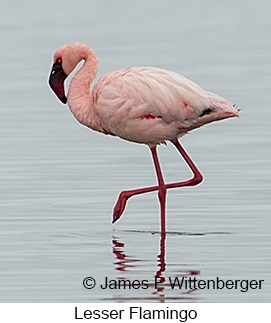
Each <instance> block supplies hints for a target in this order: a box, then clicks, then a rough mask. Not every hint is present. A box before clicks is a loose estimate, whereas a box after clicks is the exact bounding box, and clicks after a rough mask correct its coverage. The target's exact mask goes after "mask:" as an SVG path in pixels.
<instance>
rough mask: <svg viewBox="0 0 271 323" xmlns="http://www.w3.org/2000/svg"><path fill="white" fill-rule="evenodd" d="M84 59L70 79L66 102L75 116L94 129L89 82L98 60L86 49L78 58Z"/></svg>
mask: <svg viewBox="0 0 271 323" xmlns="http://www.w3.org/2000/svg"><path fill="white" fill-rule="evenodd" d="M81 60H85V62H84V64H83V66H82V67H81V68H80V69H79V71H77V72H76V74H75V75H74V77H73V79H72V80H71V83H70V87H69V92H68V95H67V99H68V101H67V103H68V106H69V108H70V110H71V112H72V114H73V115H74V116H75V118H76V119H77V120H78V121H79V122H80V123H82V124H83V125H85V126H88V127H90V128H93V129H95V128H96V126H95V123H96V120H95V119H96V118H95V111H94V109H93V105H92V103H91V102H92V101H91V100H90V89H89V88H90V84H91V83H92V82H93V80H94V78H95V77H96V74H97V70H98V60H97V58H96V55H95V53H94V52H93V51H92V50H91V49H88V50H86V51H85V52H83V53H81V56H80V58H79V61H78V62H80V61H81Z"/></svg>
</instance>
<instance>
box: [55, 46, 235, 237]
mask: <svg viewBox="0 0 271 323" xmlns="http://www.w3.org/2000/svg"><path fill="white" fill-rule="evenodd" d="M82 60H84V64H83V66H82V67H81V68H80V69H79V70H78V71H77V73H76V74H75V76H74V77H73V78H72V80H71V82H70V87H69V92H68V95H67V98H66V96H65V90H64V81H65V79H66V77H67V76H68V75H69V74H70V73H71V72H72V71H73V70H74V68H75V67H76V66H77V64H78V63H79V62H80V61H82ZM97 69H98V60H97V58H96V55H95V53H94V51H93V50H92V49H91V48H90V47H89V46H87V45H85V44H83V43H80V42H72V43H69V44H67V45H64V46H62V47H60V48H59V49H58V50H57V51H56V52H55V54H54V63H53V67H52V70H51V73H50V79H49V84H50V86H51V88H52V89H53V91H54V92H55V94H56V95H57V97H58V98H59V99H60V100H61V102H63V103H66V102H67V103H68V106H69V108H70V110H71V112H72V113H73V115H74V116H75V118H76V119H77V120H78V121H79V122H80V123H82V124H83V125H85V126H87V127H89V128H91V129H93V130H96V131H99V132H102V133H104V134H107V135H108V134H110V135H113V136H119V137H120V138H122V139H125V140H128V141H133V142H137V143H142V144H146V145H148V146H149V147H150V150H151V154H152V157H153V161H154V166H155V170H156V174H157V179H158V186H152V187H146V188H140V189H135V190H129V191H123V192H121V193H120V195H119V197H118V200H117V203H116V205H115V207H114V212H113V222H115V221H117V220H118V219H119V218H120V217H121V215H122V213H123V211H124V209H125V206H126V203H127V200H128V199H129V198H130V197H131V196H133V195H137V194H142V193H147V192H152V191H156V190H157V191H158V197H159V201H160V206H161V233H165V232H166V221H165V213H166V211H165V210H166V190H167V189H169V188H175V187H182V186H193V185H197V184H199V183H200V182H201V181H202V179H203V177H202V174H201V173H200V171H199V170H198V168H197V167H196V165H195V164H194V162H193V161H192V160H191V158H190V157H189V156H188V154H187V153H186V152H185V150H184V148H183V147H182V146H181V144H180V143H179V141H178V138H179V137H181V136H183V135H185V134H186V133H188V132H189V131H190V130H192V129H195V128H198V127H200V126H203V125H204V124H206V123H210V122H213V121H216V120H221V119H225V118H230V117H237V116H238V112H239V109H237V107H236V106H235V105H232V104H231V103H230V102H228V101H227V100H225V99H224V98H222V97H220V96H218V95H216V94H213V93H210V92H206V91H204V90H203V89H201V87H199V86H198V85H197V84H195V83H194V82H192V81H190V80H188V79H186V78H185V77H183V76H181V75H180V74H177V73H174V72H171V71H167V70H163V69H160V68H156V67H128V68H124V69H120V70H117V71H113V72H110V73H108V74H106V75H104V76H102V77H101V78H100V79H99V81H98V82H97V83H96V84H95V86H94V87H93V90H92V91H91V92H90V90H89V88H90V84H91V83H92V81H93V80H94V78H95V76H96V74H97ZM166 140H168V141H171V142H172V143H173V144H174V145H175V147H176V148H177V150H178V151H179V153H180V154H181V155H182V156H183V158H184V160H185V161H186V163H187V164H188V166H189V167H190V169H191V171H192V173H193V177H192V178H191V179H189V180H186V181H183V182H177V183H170V184H165V182H164V179H163V175H162V172H161V168H160V164H159V159H158V155H157V151H156V146H157V145H159V144H161V143H165V141H166Z"/></svg>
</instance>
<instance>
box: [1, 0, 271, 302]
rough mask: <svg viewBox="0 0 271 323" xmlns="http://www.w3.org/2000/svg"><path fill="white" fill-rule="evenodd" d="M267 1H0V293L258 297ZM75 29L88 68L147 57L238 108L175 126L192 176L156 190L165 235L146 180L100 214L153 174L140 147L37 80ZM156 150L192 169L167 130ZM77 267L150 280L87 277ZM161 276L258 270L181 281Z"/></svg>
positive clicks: (268, 290)
mask: <svg viewBox="0 0 271 323" xmlns="http://www.w3.org/2000/svg"><path fill="white" fill-rule="evenodd" d="M15 2H16V3H15ZM58 6H59V8H58ZM14 8H16V10H15V9H14ZM270 10H271V3H270V1H268V0H262V1H261V2H259V1H258V2H256V1H247V0H246V1H244V0H243V1H242V0H241V1H240V0H239V1H233V0H229V1H225V2H221V1H215V0H207V1H204V2H203V3H199V2H198V1H189V2H188V1H177V0H176V1H173V0H167V1H161V0H160V1H156V0H155V1H154V0H152V1H147V2H146V1H143V0H136V1H129V2H127V1H124V0H119V1H114V2H112V3H111V2H109V1H100V0H99V1H98V0H96V1H85V0H83V1H80V5H78V3H77V2H74V1H58V2H57V3H56V2H55V1H52V0H47V1H35V2H33V1H23V2H19V1H9V2H5V3H4V4H2V6H1V13H0V37H1V44H2V46H1V51H0V58H1V59H0V70H1V76H0V92H1V117H0V133H1V139H0V151H1V159H0V198H1V202H0V212H1V215H0V221H1V228H0V230H1V231H0V233H1V234H0V260H1V261H0V288H1V293H0V301H1V302H23V301H26V302H129V301H141V302H142V301H144V302H145V301H155V302H170V301H174V302H175V301H177V302H182V301H185V302H187V301H188V302H270V301H271V274H270V264H271V238H270V230H271V218H270V214H271V205H270V196H271V194H270V193H271V189H270V175H271V169H270V157H271V152H270V141H271V139H270V138H271V136H270V135H271V130H270V117H271V113H270V102H271V95H270V93H271V91H270V90H271V85H270V84H271V73H270V72H271V71H270V57H271V55H270V54H271V40H270V37H269V31H270V29H271V20H270ZM73 40H80V41H84V42H86V43H87V44H89V45H91V46H92V47H93V49H94V50H95V51H96V53H97V55H98V57H99V61H100V70H99V76H100V75H102V74H103V73H106V72H108V71H110V70H113V69H117V68H121V67H124V66H128V65H151V66H160V67H163V68H167V69H171V70H175V71H177V72H179V73H182V74H184V75H185V76H187V77H189V78H191V79H193V80H194V81H196V82H197V83H199V84H200V85H201V86H203V87H204V88H206V89H208V90H212V91H213V92H216V93H219V94H221V95H223V96H225V97H226V98H228V99H229V100H231V101H232V102H235V103H237V104H238V105H239V107H241V108H242V113H241V117H240V118H239V119H236V120H226V121H224V122H218V123H216V124H212V125H209V126H206V127H204V128H202V129H199V130H196V131H194V132H192V133H191V134H190V135H189V136H186V137H184V138H183V140H182V143H183V145H184V146H185V148H186V149H187V151H188V152H189V154H190V155H191V156H192V158H193V159H194V161H195V162H196V163H197V165H198V167H199V168H200V169H201V171H202V172H203V174H204V178H205V180H204V182H203V183H202V184H201V185H200V186H197V187H194V188H182V189H178V190H173V191H170V192H169V193H168V214H167V230H168V231H169V233H168V234H167V236H166V239H162V238H161V237H160V235H159V234H158V233H156V232H157V231H159V206H158V200H157V196H156V194H155V193H154V194H148V195H145V196H137V197H134V198H132V199H131V200H130V201H129V203H128V207H127V209H126V212H125V213H124V215H123V218H122V219H121V220H120V221H119V222H118V223H116V224H115V225H114V226H112V224H111V216H112V209H113V206H114V203H115V202H116V199H117V196H118V193H119V192H120V191H121V190H122V189H128V188H136V187H143V186H144V185H153V184H154V183H156V178H155V174H154V170H153V166H152V161H151V157H150V153H149V151H148V148H147V147H144V146H141V145H136V144H132V143H128V142H125V141H122V140H120V139H117V138H111V137H107V136H104V135H101V134H98V133H94V132H92V131H90V130H89V129H87V128H84V127H82V126H80V125H79V124H78V123H77V122H76V121H75V120H74V119H73V117H72V116H71V114H70V112H69V111H68V109H67V107H65V106H63V105H61V103H60V102H58V101H57V99H56V97H55V96H54V95H53V94H52V92H51V91H50V89H49V88H48V85H47V80H48V73H49V70H50V67H51V63H52V55H53V52H54V51H55V49H56V48H57V47H59V46H60V45H63V44H64V43H67V42H69V41H73ZM159 154H160V157H161V161H162V165H163V171H164V174H165V178H166V180H167V181H168V182H169V181H177V180H181V179H187V178H188V177H189V176H190V173H189V171H188V170H187V168H186V166H185V165H184V164H183V161H182V159H181V158H180V157H179V156H178V154H177V153H176V152H175V150H174V148H173V147H172V146H171V145H170V144H169V145H168V146H167V147H165V146H163V147H159ZM155 275H157V276H161V277H163V278H164V279H165V282H164V283H163V284H161V285H159V288H155V286H154V284H153V283H154V277H155ZM85 277H93V278H95V279H96V281H97V285H99V284H102V283H103V281H104V279H105V277H108V278H109V279H115V280H116V279H119V278H122V279H129V280H131V281H132V280H139V281H142V280H148V282H149V288H148V289H141V288H140V289H137V290H127V289H126V290H123V289H122V290H114V289H107V290H103V289H101V288H99V286H96V287H95V288H94V289H93V290H87V289H85V288H84V287H83V285H82V282H83V279H84V278H85ZM170 277H171V278H174V277H179V278H180V279H181V278H182V277H187V278H189V277H191V278H194V277H196V278H198V279H205V280H206V279H215V278H216V277H220V278H221V279H224V280H228V279H233V280H237V279H241V280H242V279H249V280H252V279H255V280H260V279H261V280H264V284H263V286H262V289H261V290H259V289H255V290H249V291H248V292H246V293H244V292H241V291H240V289H238V290H219V291H218V290H206V289H205V290H197V291H196V290H193V291H189V292H188V291H186V290H179V289H173V290H172V289H171V287H170V285H169V278H170Z"/></svg>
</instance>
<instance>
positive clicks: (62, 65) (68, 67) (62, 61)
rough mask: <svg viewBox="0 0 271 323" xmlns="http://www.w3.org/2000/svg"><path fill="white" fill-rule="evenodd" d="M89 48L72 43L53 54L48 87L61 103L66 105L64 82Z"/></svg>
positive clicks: (79, 43) (84, 56)
mask: <svg viewBox="0 0 271 323" xmlns="http://www.w3.org/2000/svg"><path fill="white" fill-rule="evenodd" d="M88 51H90V48H89V47H88V46H87V45H85V44H83V43H81V42H72V43H69V44H67V45H64V46H62V47H60V48H59V49H58V50H57V51H56V52H55V54H54V59H53V61H54V62H53V66H52V69H51V72H50V77H49V85H50V87H51V88H52V90H53V91H54V92H55V94H56V95H57V97H58V98H59V100H60V101H61V102H62V103H64V104H65V103H67V98H66V95H65V88H64V82H65V79H66V78H67V77H68V76H69V74H70V73H71V72H72V71H73V70H74V69H75V67H76V65H77V64H78V63H79V62H80V61H81V60H82V59H85V58H86V56H87V52H88Z"/></svg>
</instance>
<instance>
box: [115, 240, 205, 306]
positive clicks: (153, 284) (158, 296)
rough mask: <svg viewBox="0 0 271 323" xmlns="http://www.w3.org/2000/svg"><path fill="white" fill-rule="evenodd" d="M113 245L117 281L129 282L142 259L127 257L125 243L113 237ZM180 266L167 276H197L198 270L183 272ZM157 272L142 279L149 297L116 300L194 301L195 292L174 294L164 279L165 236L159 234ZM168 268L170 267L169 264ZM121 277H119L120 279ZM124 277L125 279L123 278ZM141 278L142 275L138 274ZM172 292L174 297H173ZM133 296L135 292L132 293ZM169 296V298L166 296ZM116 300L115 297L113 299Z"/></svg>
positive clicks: (121, 297) (181, 265) (180, 291)
mask: <svg viewBox="0 0 271 323" xmlns="http://www.w3.org/2000/svg"><path fill="white" fill-rule="evenodd" d="M112 244H113V254H114V256H115V258H116V260H115V261H114V265H115V270H116V271H117V272H118V276H119V277H118V279H130V280H131V273H133V274H134V273H135V272H139V263H142V262H143V261H146V260H143V259H140V258H134V257H132V256H130V255H127V254H126V252H125V243H124V242H122V241H120V240H119V238H116V237H113V240H112ZM178 266H180V269H179V270H177V271H175V270H174V272H173V273H170V275H169V276H172V277H173V276H174V277H191V276H195V275H199V274H200V271H199V270H191V269H188V270H184V269H181V268H182V267H184V266H185V265H184V264H180V265H178ZM157 267H158V268H157V270H156V272H155V273H154V275H153V277H144V278H145V279H148V286H149V288H148V289H147V291H148V290H149V291H151V295H149V296H143V297H136V296H134V297H131V296H129V297H125V296H124V295H122V296H119V297H118V299H117V300H119V301H120V300H121V301H125V300H126V301H137V300H138V301H143V300H146V301H159V302H161V303H164V302H165V301H191V300H193V301H194V300H195V297H196V298H197V296H194V295H193V293H194V291H195V290H178V291H177V290H176V292H177V293H176V292H174V291H173V289H172V287H171V285H170V284H169V282H168V279H167V277H166V269H167V264H166V235H165V234H161V236H160V249H159V254H158V255H157ZM168 267H171V266H170V264H169V265H168ZM120 275H121V277H120ZM124 276H125V277H124ZM140 276H142V274H140ZM173 292H174V294H175V295H174V296H172V295H173ZM134 294H135V295H136V294H137V292H135V293H134ZM166 294H170V296H169V295H168V296H167V295H166ZM191 294H192V295H191ZM190 295H191V296H190ZM114 299H115V300H116V297H115V298H114Z"/></svg>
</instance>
